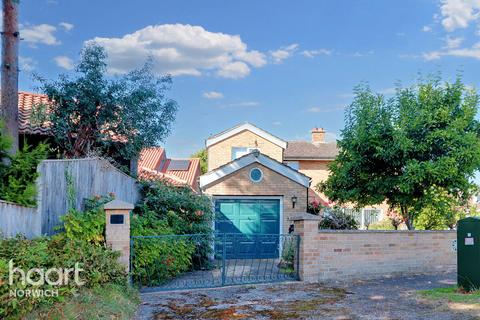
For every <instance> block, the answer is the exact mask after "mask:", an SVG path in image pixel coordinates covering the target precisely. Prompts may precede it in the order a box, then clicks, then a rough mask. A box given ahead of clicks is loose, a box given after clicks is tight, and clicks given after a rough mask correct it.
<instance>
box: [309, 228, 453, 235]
mask: <svg viewBox="0 0 480 320" xmlns="http://www.w3.org/2000/svg"><path fill="white" fill-rule="evenodd" d="M456 232H457V230H328V229H319V230H318V233H337V234H338V233H344V234H348V233H354V234H362V233H367V234H368V233H404V234H408V233H456Z"/></svg>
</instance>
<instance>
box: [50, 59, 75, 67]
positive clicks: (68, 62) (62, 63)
mask: <svg viewBox="0 0 480 320" xmlns="http://www.w3.org/2000/svg"><path fill="white" fill-rule="evenodd" d="M53 60H54V61H55V63H56V64H57V66H59V67H60V68H63V69H66V70H72V69H73V60H72V59H70V58H69V57H67V56H58V57H55V58H54V59H53Z"/></svg>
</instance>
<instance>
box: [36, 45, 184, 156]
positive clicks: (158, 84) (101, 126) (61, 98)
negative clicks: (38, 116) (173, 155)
mask: <svg viewBox="0 0 480 320" xmlns="http://www.w3.org/2000/svg"><path fill="white" fill-rule="evenodd" d="M106 58H107V55H106V53H105V50H104V49H103V48H102V47H101V46H99V45H97V44H95V43H91V44H88V45H87V46H86V47H85V48H84V49H83V50H82V52H81V57H80V62H79V63H78V64H77V66H76V68H75V71H76V73H75V77H74V78H70V77H68V76H67V75H62V76H60V78H59V79H58V80H57V81H49V80H46V79H44V78H41V77H37V79H38V81H39V82H40V84H41V86H40V87H41V89H42V91H43V92H44V93H46V94H47V96H48V98H49V99H50V101H52V102H51V105H49V106H48V112H46V113H45V119H43V121H44V122H45V124H46V125H49V126H50V128H51V130H52V131H53V134H54V137H55V140H56V143H57V144H58V145H59V147H60V149H61V151H62V152H63V154H64V155H65V156H66V157H82V156H85V155H88V154H90V153H91V152H95V153H96V154H100V155H111V156H114V157H115V156H119V157H121V158H123V159H132V158H136V157H137V156H138V154H139V153H140V150H141V149H143V148H145V147H151V146H156V145H158V143H159V142H161V141H163V140H164V138H165V137H166V136H167V135H168V133H169V131H170V126H171V123H172V122H173V121H174V118H175V114H176V110H177V103H176V102H175V101H173V100H171V99H168V98H167V97H166V92H167V90H168V89H169V87H170V85H171V82H172V80H171V77H170V76H165V77H157V76H155V75H154V73H153V66H152V62H151V61H147V62H146V63H145V65H144V66H143V67H142V68H141V69H138V70H134V71H132V72H130V73H128V74H127V75H125V76H122V77H117V78H113V79H112V78H110V77H108V76H107V65H106Z"/></svg>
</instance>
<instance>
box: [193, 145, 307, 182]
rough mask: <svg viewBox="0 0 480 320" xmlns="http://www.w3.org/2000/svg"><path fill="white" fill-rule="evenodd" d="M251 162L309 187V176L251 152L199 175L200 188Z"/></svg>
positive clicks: (260, 154)
mask: <svg viewBox="0 0 480 320" xmlns="http://www.w3.org/2000/svg"><path fill="white" fill-rule="evenodd" d="M252 163H260V164H262V165H263V166H265V167H267V168H269V169H271V170H273V171H275V172H277V173H279V174H281V175H283V176H285V177H287V178H289V179H290V180H292V181H295V182H297V183H298V184H301V185H303V186H304V187H306V188H308V187H310V180H311V179H310V177H307V176H306V175H304V174H303V173H300V172H298V171H297V170H294V169H292V168H290V167H289V166H286V165H284V164H283V163H280V162H278V161H276V160H274V159H272V158H270V157H268V156H266V155H264V154H262V153H259V152H257V153H255V152H253V153H249V154H247V155H244V156H243V157H240V158H238V159H236V160H233V161H231V162H229V163H227V164H225V165H223V166H221V167H219V168H217V169H215V170H212V171H210V172H208V173H206V174H204V175H202V176H200V188H202V189H203V188H204V187H206V186H208V185H210V184H212V183H214V182H215V181H218V180H219V179H222V178H223V177H226V176H228V175H230V174H232V173H234V172H236V171H238V170H240V169H243V168H245V167H246V166H248V165H250V164H252Z"/></svg>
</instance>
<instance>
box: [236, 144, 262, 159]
mask: <svg viewBox="0 0 480 320" xmlns="http://www.w3.org/2000/svg"><path fill="white" fill-rule="evenodd" d="M255 150H258V148H247V147H232V160H235V159H238V158H240V157H243V156H244V155H246V154H249V153H252V152H254V151H255Z"/></svg>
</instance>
